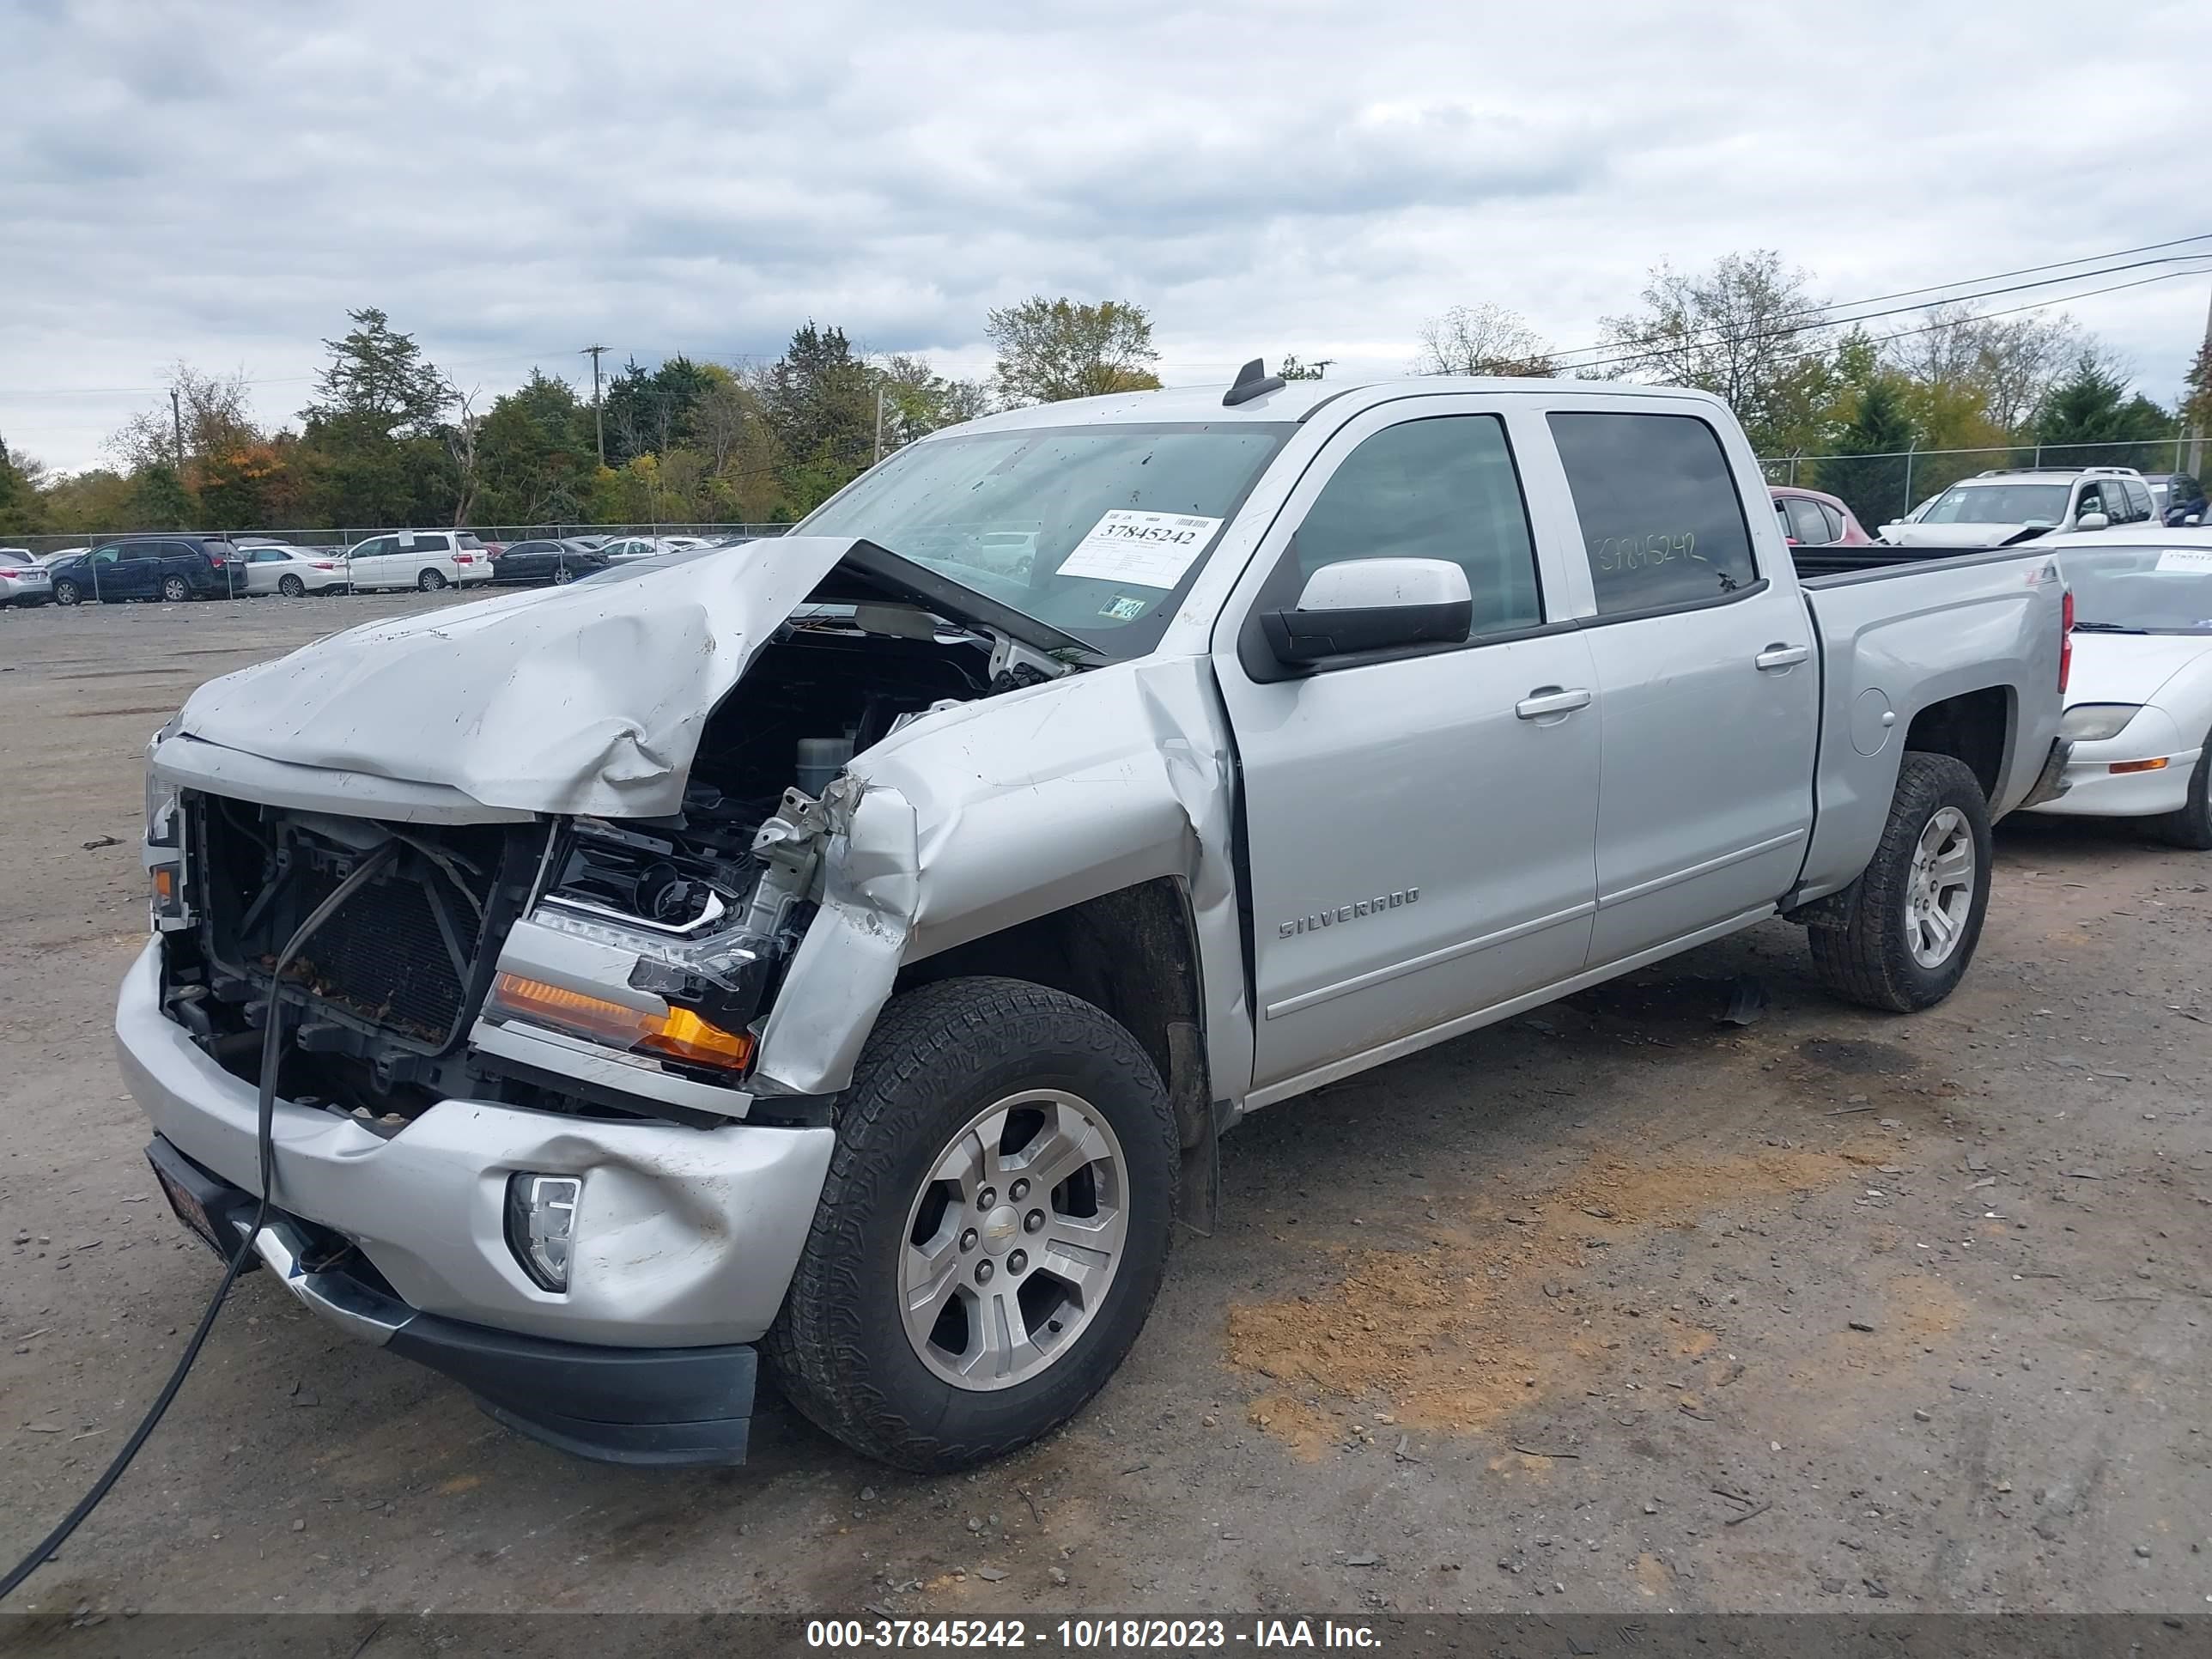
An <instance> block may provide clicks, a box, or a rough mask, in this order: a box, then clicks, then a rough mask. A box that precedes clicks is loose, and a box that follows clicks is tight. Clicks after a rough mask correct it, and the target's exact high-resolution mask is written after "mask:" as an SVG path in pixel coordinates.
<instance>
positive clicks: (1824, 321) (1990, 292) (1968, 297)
mask: <svg viewBox="0 0 2212 1659" xmlns="http://www.w3.org/2000/svg"><path fill="white" fill-rule="evenodd" d="M2180 240H2181V241H2185V242H2200V241H2205V240H2212V232H2208V233H2206V234H2204V235H2201V236H2185V237H2182V238H2181V239H2180ZM2151 246H2154V247H2166V246H2174V244H2172V243H2165V242H2155V243H2153V244H2151ZM2142 251H2143V250H2142V249H2140V248H2123V249H2121V250H2119V252H2117V253H2102V254H2093V255H2088V256H2086V257H2084V258H2080V259H2068V260H2063V261H2061V262H2060V263H2062V264H2073V265H2080V264H2095V263H2097V262H2098V261H2100V260H2105V259H2114V258H2121V257H2122V256H2123V255H2124V254H2128V253H2138V252H2142ZM2207 257H2212V249H2207V250H2205V251H2204V252H2197V253H2168V254H2164V255H2162V256H2160V258H2155V259H2137V260H2135V261H2133V262H2132V263H2130V264H2108V265H2101V266H2100V268H2099V269H2098V270H2075V271H2069V273H2068V274H2066V275H2065V276H2046V277H2044V278H2042V279H2041V280H2039V281H2037V282H2033V283H2013V284H2011V285H2010V286H2008V287H2004V288H1980V287H1978V286H1977V284H1980V283H1993V282H1996V281H1999V280H2000V279H2002V278H2003V277H2006V276H2021V275H2023V274H2025V273H2026V272H2027V271H2033V270H2053V269H2055V268H2056V267H2054V266H2051V265H2027V266H2025V267H2023V268H2022V270H2017V271H1998V272H1996V274H1995V275H1993V276H1968V277H1962V278H1960V280H1959V281H1957V282H1953V283H1933V284H1930V285H1929V287H1926V288H1909V289H1900V290H1899V292H1898V293H1896V294H1878V295H1874V296H1873V297H1871V298H1869V299H1864V300H1839V301H1831V302H1829V303H1827V304H1825V305H1820V306H1806V307H1800V308H1799V309H1798V310H1796V311H1794V312H1784V313H1782V314H1783V315H1784V316H1804V315H1807V314H1808V313H1813V312H1819V313H1821V315H1820V317H1819V318H1817V319H1815V320H1814V321H1811V322H1808V323H1805V324H1803V325H1801V327H1800V329H1799V331H1802V330H1803V329H1812V328H1842V327H1844V326H1846V325H1850V324H1852V323H1862V322H1871V321H1873V320H1874V319H1876V318H1879V317H1894V316H1897V315H1899V314H1900V313H1904V312H1908V311H1926V310H1929V309H1930V308H1931V307H1935V306H1939V305H1952V304H1964V303H1965V302H1966V301H1972V300H1983V299H1992V298H1995V297H1996V296H1997V295H2002V294H2020V293H2024V292H2026V291H2027V289H2035V288H2051V287H2055V286H2057V284H2059V283H2075V282H2080V281H2081V280H2083V279H2084V278H2087V277H2091V276H2112V275H2114V274H2116V273H2118V272H2119V271H2123V270H2143V269H2145V268H2147V267H2148V266H2151V265H2163V264H2175V263H2178V262H2179V261H2182V260H2187V259H2201V258H2207ZM2176 274H2179V273H2176ZM1944 289H1973V290H1974V291H1973V292H1971V293H1964V294H1945V295H1944V296H1943V298H1942V299H1940V300H1924V301H1921V302H1920V303H1919V304H1917V305H1909V306H1895V307H1891V308H1890V309H1888V310H1887V311H1865V312H1858V313H1857V315H1855V316H1849V317H1839V316H1836V315H1833V314H1832V313H1837V312H1842V311H1856V310H1857V307H1861V306H1870V305H1876V304H1880V303H1881V301H1886V300H1894V299H1901V298H1903V297H1904V296H1905V295H1911V294H1935V293H1938V292H1941V291H1942V290H1944ZM2076 297H2079V296H2076ZM2042 303H2045V304H2049V305H2057V304H2061V303H2063V301H2061V300H2051V301H2043V302H2042ZM2020 308H2021V309H2027V310H2033V309H2034V308H2035V307H2032V306H2031V307H2020ZM2008 314H2009V313H2008ZM1713 332H1716V330H1715V329H1711V328H1706V329H1695V330H1692V331H1691V334H1690V335H1689V336H1688V337H1685V338H1682V339H1679V340H1676V339H1669V338H1668V337H1665V336H1662V335H1656V334H1654V335H1645V336H1644V337H1641V338H1639V339H1632V340H1601V341H1599V342H1598V343H1596V344H1595V345H1586V346H1568V347H1565V348H1564V349H1560V350H1559V351H1555V352H1553V353H1551V354H1550V355H1551V356H1552V357H1553V359H1554V360H1557V359H1559V358H1562V357H1574V356H1580V355H1582V354H1583V353H1584V352H1588V351H1611V350H1618V349H1620V348H1622V347H1624V346H1631V345H1654V344H1661V343H1664V344H1667V345H1671V346H1674V347H1677V348H1679V347H1680V346H1684V345H1692V344H1696V343H1699V341H1698V340H1697V338H1696V337H1697V336H1699V335H1701V334H1707V333H1713ZM1761 337H1762V338H1764V337H1766V336H1761ZM1639 355H1643V356H1651V355H1655V354H1651V353H1644V354H1639ZM1609 361H1614V362H1619V361H1626V360H1624V359H1611V360H1609ZM1566 367H1568V368H1591V367H1593V365H1591V364H1589V363H1569V364H1567V365H1566Z"/></svg>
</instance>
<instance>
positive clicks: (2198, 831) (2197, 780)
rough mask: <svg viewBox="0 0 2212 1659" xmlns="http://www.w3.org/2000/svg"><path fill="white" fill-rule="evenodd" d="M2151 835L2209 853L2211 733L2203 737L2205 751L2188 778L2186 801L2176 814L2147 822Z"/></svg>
mask: <svg viewBox="0 0 2212 1659" xmlns="http://www.w3.org/2000/svg"><path fill="white" fill-rule="evenodd" d="M2150 829H2151V833H2152V834H2154V835H2155V836H2159V837H2160V839H2162V840H2165V841H2170V842H2172V843H2173V844H2174V845H2175V846H2176V847H2186V848H2190V849H2191V851H2194V852H2198V853H2203V852H2212V732H2208V733H2207V734H2206V735H2205V738H2204V752H2203V754H2201V755H2199V756H2198V757H2197V769H2196V770H2195V771H2193V772H2191V774H2190V775H2189V799H2187V800H2186V801H2185V802H2183V803H2182V805H2181V809H2180V810H2179V811H2174V812H2167V813H2164V814H2162V815H2160V817H2154V818H2153V819H2151V820H2150Z"/></svg>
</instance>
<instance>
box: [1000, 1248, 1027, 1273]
mask: <svg viewBox="0 0 2212 1659" xmlns="http://www.w3.org/2000/svg"><path fill="white" fill-rule="evenodd" d="M1029 1265H1030V1256H1029V1252H1028V1251H1027V1250H1016V1251H1015V1252H1014V1253H1013V1254H1012V1255H1010V1256H1008V1257H1007V1258H1006V1271H1007V1272H1008V1273H1019V1272H1021V1271H1022V1270H1023V1269H1024V1267H1028V1266H1029Z"/></svg>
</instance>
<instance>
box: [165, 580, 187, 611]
mask: <svg viewBox="0 0 2212 1659" xmlns="http://www.w3.org/2000/svg"><path fill="white" fill-rule="evenodd" d="M191 596H192V590H191V586H190V584H188V583H187V582H186V581H185V579H184V578H183V577H182V576H165V577H163V578H162V579H161V599H162V602H163V603H164V604H167V605H182V604H183V603H184V602H185V600H186V599H190V598H191Z"/></svg>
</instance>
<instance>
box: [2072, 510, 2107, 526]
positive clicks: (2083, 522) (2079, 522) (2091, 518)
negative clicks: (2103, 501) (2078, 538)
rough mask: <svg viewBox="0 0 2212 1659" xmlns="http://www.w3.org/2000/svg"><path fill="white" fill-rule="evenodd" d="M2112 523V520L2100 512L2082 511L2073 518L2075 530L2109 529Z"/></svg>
mask: <svg viewBox="0 0 2212 1659" xmlns="http://www.w3.org/2000/svg"><path fill="white" fill-rule="evenodd" d="M2074 527H2075V529H2076V530H2109V529H2110V528H2111V527H2112V520H2110V519H2109V518H2107V517H2106V516H2105V514H2103V513H2083V514H2082V515H2081V517H2080V518H2078V519H2076V520H2074Z"/></svg>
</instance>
